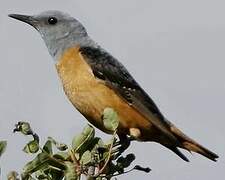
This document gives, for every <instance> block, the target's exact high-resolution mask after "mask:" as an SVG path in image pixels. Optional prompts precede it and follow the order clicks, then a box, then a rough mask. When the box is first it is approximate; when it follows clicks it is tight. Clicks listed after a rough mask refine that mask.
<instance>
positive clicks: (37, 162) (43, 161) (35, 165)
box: [23, 153, 50, 174]
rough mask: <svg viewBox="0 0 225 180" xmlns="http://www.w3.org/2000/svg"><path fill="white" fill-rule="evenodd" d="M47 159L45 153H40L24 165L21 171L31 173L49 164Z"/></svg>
mask: <svg viewBox="0 0 225 180" xmlns="http://www.w3.org/2000/svg"><path fill="white" fill-rule="evenodd" d="M49 161H50V158H49V156H48V154H47V153H40V154H38V155H37V157H35V158H34V159H33V160H32V161H30V162H28V163H27V164H26V165H25V166H24V168H23V173H24V174H32V173H34V172H36V171H38V170H40V169H43V168H47V167H48V166H49Z"/></svg>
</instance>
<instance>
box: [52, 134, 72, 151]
mask: <svg viewBox="0 0 225 180" xmlns="http://www.w3.org/2000/svg"><path fill="white" fill-rule="evenodd" d="M48 140H49V141H50V142H51V143H52V144H54V145H55V147H56V148H57V149H58V150H59V151H65V150H67V149H68V146H67V145H66V144H64V143H59V142H57V141H56V140H55V139H53V138H52V137H48Z"/></svg>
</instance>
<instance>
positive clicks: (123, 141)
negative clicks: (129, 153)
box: [112, 136, 134, 159]
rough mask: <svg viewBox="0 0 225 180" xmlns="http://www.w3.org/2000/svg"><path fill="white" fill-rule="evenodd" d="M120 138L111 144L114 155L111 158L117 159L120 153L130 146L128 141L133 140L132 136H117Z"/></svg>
mask: <svg viewBox="0 0 225 180" xmlns="http://www.w3.org/2000/svg"><path fill="white" fill-rule="evenodd" d="M119 138H120V140H119V141H117V142H115V143H114V145H113V150H112V154H113V155H114V157H113V159H117V158H118V157H119V156H121V154H122V153H123V152H124V151H125V150H126V149H127V148H128V147H129V146H130V142H131V141H133V140H134V138H132V137H127V136H126V137H125V138H124V137H122V138H121V137H119Z"/></svg>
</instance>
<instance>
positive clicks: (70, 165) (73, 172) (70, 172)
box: [64, 161, 79, 180]
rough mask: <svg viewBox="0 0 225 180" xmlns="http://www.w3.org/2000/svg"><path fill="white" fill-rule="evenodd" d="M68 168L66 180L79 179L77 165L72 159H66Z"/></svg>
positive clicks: (65, 173)
mask: <svg viewBox="0 0 225 180" xmlns="http://www.w3.org/2000/svg"><path fill="white" fill-rule="evenodd" d="M65 164H66V170H65V172H64V175H65V178H64V179H65V180H78V179H79V178H78V175H77V173H76V167H75V166H74V164H73V163H72V162H70V161H66V162H65Z"/></svg>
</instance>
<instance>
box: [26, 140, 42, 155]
mask: <svg viewBox="0 0 225 180" xmlns="http://www.w3.org/2000/svg"><path fill="white" fill-rule="evenodd" d="M38 150H39V144H38V142H37V140H32V141H30V142H28V143H27V144H26V146H25V147H24V148H23V151H24V152H25V153H32V154H34V153H36V152H38Z"/></svg>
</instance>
